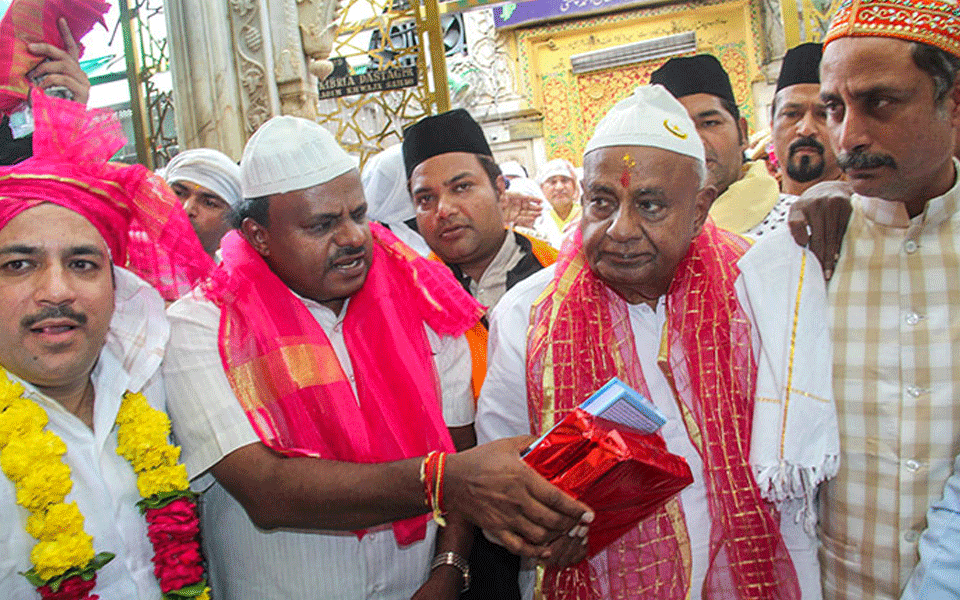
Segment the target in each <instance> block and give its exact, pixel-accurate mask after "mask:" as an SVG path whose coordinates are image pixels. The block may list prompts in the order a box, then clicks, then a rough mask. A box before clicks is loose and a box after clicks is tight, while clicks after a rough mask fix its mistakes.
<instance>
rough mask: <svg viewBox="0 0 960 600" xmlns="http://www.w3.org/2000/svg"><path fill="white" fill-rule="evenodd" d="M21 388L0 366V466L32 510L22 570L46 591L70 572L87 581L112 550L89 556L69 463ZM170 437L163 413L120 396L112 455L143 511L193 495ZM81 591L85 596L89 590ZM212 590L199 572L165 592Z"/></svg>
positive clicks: (201, 596)
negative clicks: (26, 564)
mask: <svg viewBox="0 0 960 600" xmlns="http://www.w3.org/2000/svg"><path fill="white" fill-rule="evenodd" d="M24 392H25V390H24V388H23V386H22V385H21V384H19V383H17V382H14V381H12V380H11V379H10V378H9V377H8V376H7V373H6V371H5V370H3V369H2V368H0V468H2V470H3V472H4V474H5V475H6V476H7V477H8V478H9V479H10V480H11V481H12V482H13V483H14V485H15V486H16V490H17V503H18V504H20V505H22V506H24V507H25V508H27V510H29V511H30V516H29V517H28V519H27V525H26V530H27V532H28V533H29V534H30V535H32V536H33V537H35V538H36V539H37V544H36V545H35V546H34V547H33V550H32V551H31V552H30V560H31V561H32V562H33V568H31V569H30V570H29V571H28V572H27V573H24V575H25V576H26V577H27V578H28V579H29V580H30V582H31V583H32V584H34V585H35V586H36V587H37V588H38V591H40V592H41V594H44V591H45V590H52V591H53V592H56V591H57V589H58V588H59V586H60V585H61V584H63V583H64V582H65V581H66V580H67V579H70V578H73V577H79V578H80V579H82V580H83V581H85V582H89V581H90V580H91V579H93V578H94V577H95V575H96V571H97V570H99V569H100V568H101V567H103V566H104V565H105V564H107V562H109V561H110V560H111V559H112V558H113V554H111V553H108V552H103V553H100V554H95V553H94V549H93V538H92V537H91V536H90V535H88V534H87V533H86V532H85V531H84V530H83V515H82V514H81V513H80V510H79V508H78V507H77V504H76V503H75V502H70V503H65V502H64V499H65V498H66V496H67V494H69V493H70V490H71V489H72V486H73V484H72V482H71V480H70V467H68V466H67V465H66V464H64V462H63V460H62V457H63V455H64V454H66V451H67V448H66V445H65V444H64V443H63V440H61V439H60V438H59V437H58V436H57V435H56V434H54V433H53V432H51V431H47V430H46V429H45V427H46V426H47V423H48V422H49V418H48V417H47V413H46V412H45V411H44V410H43V409H42V408H40V407H39V406H38V405H37V404H36V403H34V402H33V401H31V400H29V399H26V398H23V394H24ZM169 435H170V419H169V418H168V417H167V415H165V414H164V413H163V412H162V411H159V410H156V409H154V408H153V407H151V406H150V405H149V403H148V402H147V400H146V398H144V396H143V395H142V394H136V393H132V392H127V393H126V394H124V397H123V401H122V402H121V405H120V411H119V412H118V414H117V454H119V455H121V456H123V457H124V458H126V459H127V460H128V461H129V462H130V464H131V466H132V467H133V469H134V471H135V472H136V473H137V489H138V491H139V492H140V495H141V496H142V497H143V500H142V501H141V502H140V503H138V504H139V505H140V508H141V511H142V512H145V513H146V512H148V511H149V510H154V511H156V510H162V509H163V508H164V507H166V506H168V505H170V504H171V503H172V502H174V501H177V500H178V499H183V498H187V499H189V498H191V497H192V493H191V492H190V489H189V480H188V478H187V470H186V467H184V466H183V465H182V464H179V458H180V448H178V447H176V446H173V445H172V444H170V442H169ZM150 527H152V524H151V526H150ZM151 541H153V529H151ZM154 544H155V545H156V542H154ZM198 568H200V567H198ZM157 569H160V567H159V566H158V567H157ZM200 572H201V573H202V569H201V570H200ZM158 578H160V573H159V572H158ZM90 585H92V584H90ZM161 586H163V582H162V581H161ZM41 588H43V589H41ZM78 589H79V588H78ZM167 591H172V592H173V595H169V596H168V593H167ZM80 593H81V594H83V596H81V597H87V596H86V591H81V592H80ZM209 594H210V589H209V588H208V587H207V586H206V579H205V577H202V576H201V577H200V579H199V581H197V582H196V583H193V584H191V585H188V586H185V587H182V588H180V589H174V590H164V597H165V598H166V597H176V598H189V597H194V598H197V599H198V600H209V598H210V595H209Z"/></svg>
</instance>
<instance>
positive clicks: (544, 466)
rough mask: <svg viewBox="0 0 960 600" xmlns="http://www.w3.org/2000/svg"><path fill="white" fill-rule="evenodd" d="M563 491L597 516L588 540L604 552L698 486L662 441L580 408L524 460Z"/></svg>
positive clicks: (592, 552) (592, 550)
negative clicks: (679, 495)
mask: <svg viewBox="0 0 960 600" xmlns="http://www.w3.org/2000/svg"><path fill="white" fill-rule="evenodd" d="M523 459H524V460H525V461H526V462H527V463H528V464H529V465H530V466H532V467H533V468H534V469H536V470H537V472H538V473H540V474H541V475H543V476H544V477H545V478H546V479H547V480H548V481H550V482H551V483H553V484H554V485H556V486H557V487H558V488H560V489H561V490H563V491H565V492H567V493H568V494H570V495H571V496H573V497H574V498H576V499H577V500H580V501H581V502H583V503H584V504H586V505H587V506H589V507H590V508H592V509H593V510H594V512H596V518H595V519H594V521H593V523H592V524H591V525H590V534H589V539H588V540H587V546H588V553H589V555H590V556H593V555H595V554H596V553H597V552H599V551H601V550H603V549H604V548H605V547H606V546H608V545H609V544H610V543H612V542H614V541H615V540H616V539H617V538H619V537H620V536H621V535H623V534H624V533H626V532H627V530H629V529H630V528H631V527H633V526H634V525H636V524H637V523H639V522H640V521H641V520H643V519H644V518H646V517H647V516H649V515H650V514H651V513H653V512H654V511H655V510H656V509H657V508H658V507H660V506H661V505H663V504H664V503H665V502H667V501H668V500H669V499H670V498H672V497H673V495H674V494H676V493H678V492H679V491H680V490H682V489H683V488H685V487H687V486H688V485H690V484H691V483H693V475H692V474H691V473H690V467H689V466H688V465H687V461H686V460H684V459H683V457H680V456H677V455H676V454H671V453H670V452H667V447H666V444H665V443H664V441H663V439H661V438H660V436H658V435H655V434H643V433H640V432H639V431H637V430H635V429H632V428H630V427H627V426H625V425H621V424H619V423H615V422H613V421H608V420H606V419H603V418H600V417H596V416H594V415H591V414H590V413H588V412H586V411H584V410H582V409H580V408H577V409H575V410H574V411H573V412H571V413H570V414H568V415H567V416H566V418H564V419H563V420H562V421H560V422H559V423H557V425H556V426H554V428H553V429H551V430H550V432H549V433H548V434H547V435H546V436H545V437H544V438H543V439H542V440H540V442H539V443H538V444H537V445H536V446H535V447H534V448H533V449H531V450H530V451H529V452H527V454H526V455H525V456H524V458H523Z"/></svg>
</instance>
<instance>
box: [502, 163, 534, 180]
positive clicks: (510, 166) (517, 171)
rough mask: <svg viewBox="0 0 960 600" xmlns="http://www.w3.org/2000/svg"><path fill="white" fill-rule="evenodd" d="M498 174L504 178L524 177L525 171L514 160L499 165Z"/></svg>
mask: <svg viewBox="0 0 960 600" xmlns="http://www.w3.org/2000/svg"><path fill="white" fill-rule="evenodd" d="M500 172H501V173H503V176H504V177H526V176H527V171H526V169H524V168H523V165H521V164H520V163H519V162H517V161H515V160H508V161H506V162H502V163H500Z"/></svg>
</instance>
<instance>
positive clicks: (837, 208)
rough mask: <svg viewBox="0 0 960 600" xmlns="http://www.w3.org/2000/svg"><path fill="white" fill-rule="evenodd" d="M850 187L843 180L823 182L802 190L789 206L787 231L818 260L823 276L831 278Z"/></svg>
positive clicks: (845, 221)
mask: <svg viewBox="0 0 960 600" xmlns="http://www.w3.org/2000/svg"><path fill="white" fill-rule="evenodd" d="M852 193H853V189H852V188H851V187H850V184H849V183H846V182H844V181H824V182H821V183H818V184H817V185H815V186H812V187H811V188H810V189H808V190H807V191H805V192H804V193H803V195H802V196H800V199H799V200H797V201H796V202H794V203H793V205H792V206H791V207H790V217H789V220H788V224H789V225H790V233H791V234H793V239H794V241H796V242H797V244H799V245H801V246H807V247H808V248H810V251H811V252H813V254H814V255H815V256H816V257H817V259H818V260H819V261H820V266H821V267H822V268H823V277H824V279H826V280H827V281H829V280H830V278H831V277H833V270H834V268H835V267H836V266H837V260H838V259H839V258H840V248H841V246H842V245H843V236H844V235H845V234H846V232H847V224H848V223H849V221H850V213H851V212H853V208H852V207H851V205H850V196H851V194H852Z"/></svg>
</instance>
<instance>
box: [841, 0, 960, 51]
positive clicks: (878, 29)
mask: <svg viewBox="0 0 960 600" xmlns="http://www.w3.org/2000/svg"><path fill="white" fill-rule="evenodd" d="M863 36H876V37H892V38H899V39H902V40H907V41H910V42H921V43H924V44H929V45H930V46H934V47H936V48H940V49H941V50H943V51H944V52H948V53H950V54H953V55H954V56H960V3H958V2H957V1H956V0H953V1H951V2H945V1H942V0H843V2H841V3H840V6H839V7H838V8H837V12H836V13H834V15H833V19H832V20H831V21H830V28H829V29H828V30H827V35H826V37H824V40H823V45H824V47H826V45H827V44H829V43H830V42H832V41H833V40H835V39H837V38H841V37H863Z"/></svg>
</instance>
